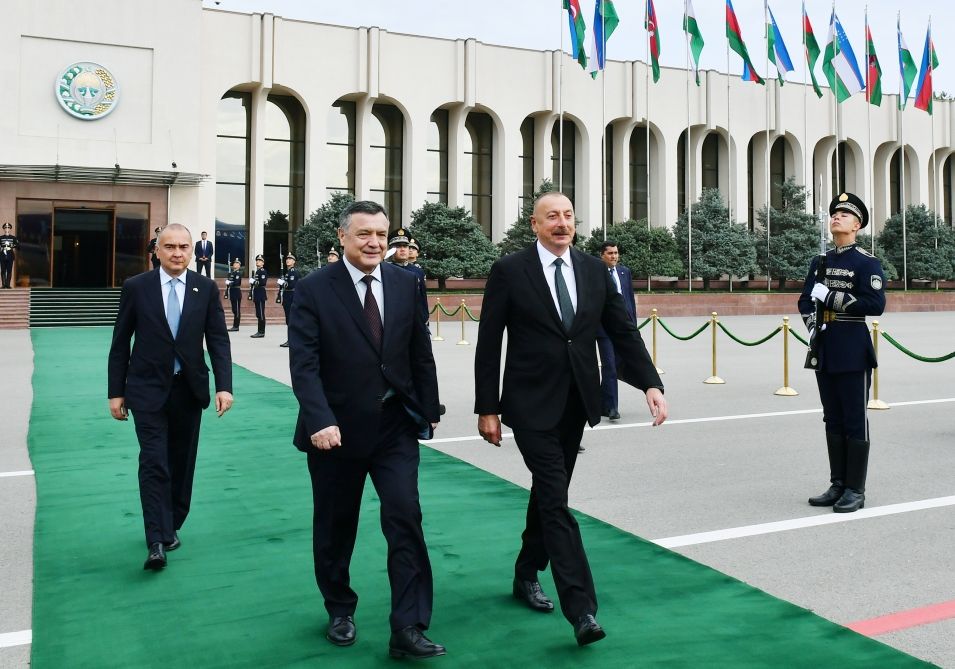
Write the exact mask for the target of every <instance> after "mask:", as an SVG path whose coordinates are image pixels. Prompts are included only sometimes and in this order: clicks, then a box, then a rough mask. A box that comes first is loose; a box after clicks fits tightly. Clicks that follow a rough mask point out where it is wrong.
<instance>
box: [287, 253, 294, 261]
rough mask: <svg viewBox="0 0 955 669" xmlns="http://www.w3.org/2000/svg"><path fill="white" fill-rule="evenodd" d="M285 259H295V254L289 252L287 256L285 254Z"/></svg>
mask: <svg viewBox="0 0 955 669" xmlns="http://www.w3.org/2000/svg"><path fill="white" fill-rule="evenodd" d="M285 259H286V260H295V256H293V255H292V254H291V253H289V254H288V255H287V256H285Z"/></svg>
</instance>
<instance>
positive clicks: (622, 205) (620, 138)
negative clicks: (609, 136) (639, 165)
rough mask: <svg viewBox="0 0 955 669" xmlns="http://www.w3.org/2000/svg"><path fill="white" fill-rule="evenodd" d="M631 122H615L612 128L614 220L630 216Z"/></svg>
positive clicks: (623, 219) (632, 127)
mask: <svg viewBox="0 0 955 669" xmlns="http://www.w3.org/2000/svg"><path fill="white" fill-rule="evenodd" d="M634 130H635V128H634V124H633V123H624V122H621V123H617V124H615V125H614V129H613V216H612V220H613V221H614V222H618V221H626V220H627V219H629V218H630V138H631V137H633V133H634Z"/></svg>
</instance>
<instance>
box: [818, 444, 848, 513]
mask: <svg viewBox="0 0 955 669" xmlns="http://www.w3.org/2000/svg"><path fill="white" fill-rule="evenodd" d="M826 447H827V449H828V451H829V481H830V482H831V483H832V485H831V486H829V489H828V490H827V491H826V492H824V493H822V494H821V495H819V496H817V497H810V498H809V505H810V506H832V505H833V504H835V503H836V502H838V501H839V498H840V497H842V492H843V490H844V489H845V480H846V439H845V437H843V436H842V435H841V434H835V433H834V432H826Z"/></svg>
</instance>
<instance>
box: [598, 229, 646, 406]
mask: <svg viewBox="0 0 955 669" xmlns="http://www.w3.org/2000/svg"><path fill="white" fill-rule="evenodd" d="M600 259H601V260H603V261H604V265H606V266H607V270H608V274H609V275H610V279H611V281H613V284H614V287H615V288H616V289H617V292H618V293H620V294H621V295H623V304H624V306H625V307H626V308H627V316H629V317H630V320H631V321H633V322H634V323H636V322H637V302H636V299H635V298H634V296H633V276H632V275H631V274H630V269H629V268H627V267H626V266H624V265H621V264H619V263H620V249H618V248H617V242H614V241H611V240H609V239H608V240H606V241H604V242H603V243H602V244H601V245H600ZM597 350H598V351H600V402H601V405H602V410H601V414H602V415H604V416H606V417H607V418H609V419H610V420H612V421H614V420H620V411H619V408H618V401H617V400H618V396H619V395H618V393H617V361H616V358H615V356H614V352H613V344H612V343H611V342H610V337H608V336H607V333H606V332H604V329H603V328H600V330H598V331H597Z"/></svg>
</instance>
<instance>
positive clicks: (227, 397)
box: [216, 390, 232, 418]
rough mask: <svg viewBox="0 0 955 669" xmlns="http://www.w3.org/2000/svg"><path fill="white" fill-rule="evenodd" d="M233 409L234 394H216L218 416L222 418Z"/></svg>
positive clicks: (221, 392)
mask: <svg viewBox="0 0 955 669" xmlns="http://www.w3.org/2000/svg"><path fill="white" fill-rule="evenodd" d="M231 408H232V393H229V392H226V391H225V390H220V391H219V392H217V393H216V414H218V416H219V418H222V414H224V413H225V412H226V411H228V410H229V409H231Z"/></svg>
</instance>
